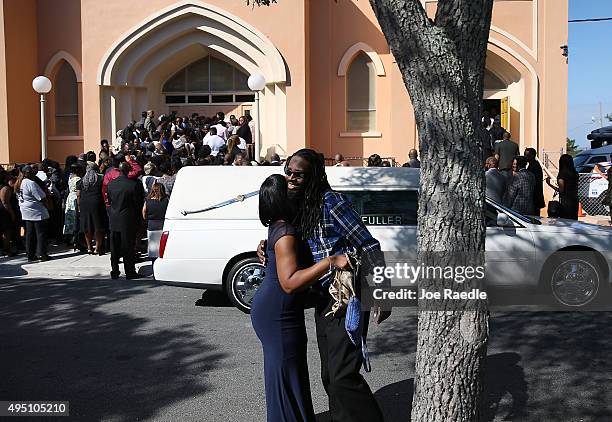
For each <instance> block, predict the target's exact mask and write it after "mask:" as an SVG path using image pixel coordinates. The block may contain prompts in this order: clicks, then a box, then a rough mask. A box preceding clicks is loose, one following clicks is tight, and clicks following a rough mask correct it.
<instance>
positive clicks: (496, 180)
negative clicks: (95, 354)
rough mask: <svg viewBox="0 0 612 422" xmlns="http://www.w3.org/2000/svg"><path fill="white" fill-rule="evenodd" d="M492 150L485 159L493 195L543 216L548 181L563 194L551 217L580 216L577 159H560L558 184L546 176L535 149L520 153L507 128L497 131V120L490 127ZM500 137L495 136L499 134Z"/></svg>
mask: <svg viewBox="0 0 612 422" xmlns="http://www.w3.org/2000/svg"><path fill="white" fill-rule="evenodd" d="M489 134H490V137H491V149H490V151H489V152H492V155H490V156H489V157H488V158H487V159H486V162H485V169H486V173H485V178H486V194H487V196H488V197H489V198H491V199H493V200H494V201H497V202H499V203H500V204H503V205H505V206H507V207H508V208H511V209H513V210H514V211H516V212H518V213H520V214H524V215H530V216H540V214H541V212H542V211H541V210H542V208H544V207H545V206H546V203H545V201H544V181H546V183H547V184H548V185H549V186H550V187H551V188H552V189H553V190H554V191H555V196H557V195H558V196H559V201H558V204H559V207H558V209H553V208H551V207H549V209H548V210H547V211H548V216H549V217H561V218H568V219H572V220H577V219H578V172H576V169H575V168H574V160H573V158H572V157H571V156H570V155H568V154H563V155H562V156H561V157H560V159H559V167H558V168H559V173H558V175H557V180H556V182H557V183H556V184H554V183H552V181H551V178H550V176H549V175H547V177H546V179H545V178H544V173H543V170H542V166H541V165H540V163H539V161H538V159H537V151H536V150H535V149H534V148H526V149H525V151H524V154H523V155H520V150H519V146H518V144H517V143H516V142H514V141H512V139H511V135H510V133H509V132H507V131H505V130H504V131H497V130H496V123H493V126H492V128H491V130H489ZM500 134H501V137H500V139H494V138H495V137H499V136H500Z"/></svg>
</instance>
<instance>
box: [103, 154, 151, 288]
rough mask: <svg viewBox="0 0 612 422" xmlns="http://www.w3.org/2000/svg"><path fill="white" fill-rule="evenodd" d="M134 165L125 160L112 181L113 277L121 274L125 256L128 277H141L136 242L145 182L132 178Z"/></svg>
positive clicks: (110, 190)
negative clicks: (120, 268) (137, 262)
mask: <svg viewBox="0 0 612 422" xmlns="http://www.w3.org/2000/svg"><path fill="white" fill-rule="evenodd" d="M130 169H131V166H130V164H129V163H126V162H122V163H121V164H120V165H119V172H120V175H119V177H117V178H116V179H115V180H113V181H111V182H110V183H109V184H108V202H109V204H110V208H109V221H110V231H111V278H112V279H113V280H114V279H117V278H119V274H120V271H119V258H120V257H123V267H124V269H125V278H127V279H128V280H130V279H134V278H138V277H139V276H138V273H137V272H136V265H135V264H136V256H135V252H134V245H135V242H136V232H137V228H138V227H139V224H140V219H141V210H142V204H143V201H144V189H143V187H142V183H139V182H138V181H137V180H131V179H129V178H128V174H129V173H130Z"/></svg>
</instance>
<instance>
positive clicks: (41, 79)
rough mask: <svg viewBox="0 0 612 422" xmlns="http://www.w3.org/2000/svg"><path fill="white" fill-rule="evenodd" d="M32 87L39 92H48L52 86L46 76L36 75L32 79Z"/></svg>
mask: <svg viewBox="0 0 612 422" xmlns="http://www.w3.org/2000/svg"><path fill="white" fill-rule="evenodd" d="M32 88H34V91H36V92H37V93H39V94H48V93H49V92H50V91H51V88H52V85H51V81H50V80H49V78H47V77H46V76H37V77H35V78H34V80H33V81H32Z"/></svg>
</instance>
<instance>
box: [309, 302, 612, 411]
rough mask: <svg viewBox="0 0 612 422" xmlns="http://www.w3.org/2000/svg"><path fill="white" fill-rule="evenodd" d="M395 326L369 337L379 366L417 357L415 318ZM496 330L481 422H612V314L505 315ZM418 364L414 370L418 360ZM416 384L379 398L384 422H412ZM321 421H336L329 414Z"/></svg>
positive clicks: (496, 317) (397, 386) (392, 388)
mask: <svg viewBox="0 0 612 422" xmlns="http://www.w3.org/2000/svg"><path fill="white" fill-rule="evenodd" d="M392 318H393V316H392ZM391 321H392V322H393V323H392V324H391V325H388V326H387V327H385V328H384V329H382V331H381V332H380V333H376V334H374V333H372V334H373V335H371V336H369V342H368V344H369V346H370V352H371V356H374V359H375V361H376V360H379V361H380V360H381V359H387V360H393V359H396V356H397V355H398V354H412V355H414V353H415V351H416V321H417V318H416V315H410V316H409V317H404V318H403V321H400V320H399V319H398V320H391ZM490 324H491V325H490V341H489V355H488V356H487V359H486V367H485V368H486V369H485V371H486V372H485V375H484V376H485V380H484V392H483V396H482V408H481V411H482V420H485V421H518V422H540V421H559V422H570V421H579V420H582V421H585V422H586V421H610V420H612V406H611V405H610V403H611V402H612V394H610V389H609V388H607V386H609V385H610V383H611V382H612V375H610V374H611V373H612V360H611V359H610V355H612V313H610V312H541V311H538V312H523V311H521V312H499V313H494V314H493V315H492V317H491V323H490ZM394 355H395V356H394ZM375 361H374V362H375ZM411 362H412V363H411V365H412V369H413V368H414V358H412V359H411ZM374 370H376V369H374ZM412 383H413V380H412V378H410V379H406V380H404V381H401V382H398V383H394V384H390V385H387V386H385V387H383V388H381V389H379V390H378V391H376V392H375V396H376V398H377V400H378V402H379V404H380V406H381V408H382V410H383V413H384V415H385V421H388V422H395V421H408V420H410V418H409V414H410V408H411V403H412V391H413V389H412ZM318 417H319V419H318V420H320V421H328V420H329V415H328V413H327V412H325V413H321V414H320V415H318Z"/></svg>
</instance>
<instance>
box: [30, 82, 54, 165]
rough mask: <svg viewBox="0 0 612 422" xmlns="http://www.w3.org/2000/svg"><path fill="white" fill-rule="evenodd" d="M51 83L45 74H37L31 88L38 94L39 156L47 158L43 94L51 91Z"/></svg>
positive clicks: (42, 158)
mask: <svg viewBox="0 0 612 422" xmlns="http://www.w3.org/2000/svg"><path fill="white" fill-rule="evenodd" d="M52 87H53V85H52V84H51V81H50V80H49V78H47V77H46V76H37V77H35V78H34V80H33V81H32V88H34V91H36V92H37V93H38V94H40V156H41V160H44V159H45V158H47V124H46V123H47V121H46V119H45V94H48V93H49V92H50V91H51V88H52Z"/></svg>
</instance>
